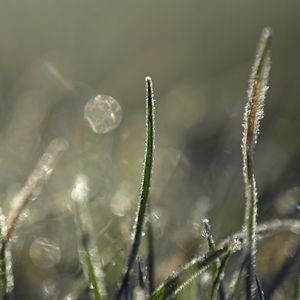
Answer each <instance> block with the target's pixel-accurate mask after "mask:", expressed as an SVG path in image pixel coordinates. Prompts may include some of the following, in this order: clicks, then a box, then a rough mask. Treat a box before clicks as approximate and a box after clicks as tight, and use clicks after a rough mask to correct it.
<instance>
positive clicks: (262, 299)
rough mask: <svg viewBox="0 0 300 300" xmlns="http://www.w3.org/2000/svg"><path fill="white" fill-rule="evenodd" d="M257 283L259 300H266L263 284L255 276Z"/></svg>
mask: <svg viewBox="0 0 300 300" xmlns="http://www.w3.org/2000/svg"><path fill="white" fill-rule="evenodd" d="M255 281H256V287H257V295H258V299H259V300H265V296H264V292H263V290H262V288H261V284H260V281H259V279H258V277H257V276H255Z"/></svg>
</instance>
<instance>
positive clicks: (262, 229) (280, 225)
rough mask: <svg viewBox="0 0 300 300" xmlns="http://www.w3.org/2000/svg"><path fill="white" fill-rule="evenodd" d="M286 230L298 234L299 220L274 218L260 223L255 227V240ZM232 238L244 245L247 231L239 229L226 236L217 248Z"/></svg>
mask: <svg viewBox="0 0 300 300" xmlns="http://www.w3.org/2000/svg"><path fill="white" fill-rule="evenodd" d="M286 231H289V232H292V233H294V234H297V235H300V220H297V219H286V220H275V221H271V222H266V223H263V224H260V225H258V226H257V228H256V235H257V240H261V239H264V238H267V237H270V236H273V235H275V234H277V233H281V232H286ZM233 239H237V240H238V241H239V242H240V243H241V244H242V246H243V247H244V246H245V245H246V244H247V242H246V241H247V233H246V232H245V231H240V232H236V233H234V234H232V235H230V236H229V237H228V238H226V239H224V240H223V241H221V242H220V243H219V245H218V248H222V247H225V246H228V245H229V244H230V243H231V241H232V240H233Z"/></svg>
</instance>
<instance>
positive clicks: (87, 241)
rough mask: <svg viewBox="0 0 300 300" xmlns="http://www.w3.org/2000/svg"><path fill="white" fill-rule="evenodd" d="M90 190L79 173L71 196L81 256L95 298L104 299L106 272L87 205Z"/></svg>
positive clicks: (85, 180) (84, 178)
mask: <svg viewBox="0 0 300 300" xmlns="http://www.w3.org/2000/svg"><path fill="white" fill-rule="evenodd" d="M88 191H89V188H88V183H87V178H86V177H85V176H83V175H78V176H77V178H76V182H75V185H74V187H73V189H72V193H71V197H72V200H73V201H72V208H73V212H74V216H75V221H76V226H77V235H78V240H79V247H78V249H79V258H80V262H81V265H82V268H83V272H84V275H85V277H86V279H87V281H88V283H89V284H90V285H91V287H92V289H93V293H94V296H95V299H96V300H103V299H104V297H105V296H106V290H105V284H104V273H103V271H102V266H101V262H100V258H99V253H98V249H97V243H96V240H95V234H94V230H93V225H92V222H91V215H90V212H89V209H88V206H87V202H88Z"/></svg>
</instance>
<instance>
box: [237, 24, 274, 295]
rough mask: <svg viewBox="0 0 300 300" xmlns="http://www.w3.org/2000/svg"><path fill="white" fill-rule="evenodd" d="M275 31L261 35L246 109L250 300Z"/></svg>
mask: <svg viewBox="0 0 300 300" xmlns="http://www.w3.org/2000/svg"><path fill="white" fill-rule="evenodd" d="M270 45H271V30H270V29H269V28H265V29H264V30H263V32H262V34H261V39H260V43H259V46H258V50H257V54H256V58H255V61H254V64H253V67H252V73H251V76H250V80H249V90H248V101H247V105H246V108H245V114H244V124H243V128H244V130H243V139H242V154H243V175H244V182H245V196H246V213H245V226H244V228H245V230H246V232H247V251H248V252H249V255H250V256H249V258H250V259H249V264H248V268H247V277H246V280H247V284H246V286H247V299H248V300H250V299H251V300H254V299H255V294H256V293H255V289H256V285H255V267H256V222H257V220H256V219H257V191H256V182H255V176H254V161H253V156H254V148H255V145H256V142H257V137H258V134H259V124H260V120H261V119H262V118H263V107H264V99H265V95H266V92H267V89H268V86H267V84H268V79H269V73H270V66H271V62H270Z"/></svg>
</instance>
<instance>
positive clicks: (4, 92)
mask: <svg viewBox="0 0 300 300" xmlns="http://www.w3.org/2000/svg"><path fill="white" fill-rule="evenodd" d="M299 9H300V3H298V2H296V1H288V2H276V3H275V2H274V1H270V0H269V1H264V2H263V3H262V2H261V1H251V2H250V1H247V2H241V1H210V2H208V1H207V2H206V1H174V0H172V1H171V0H169V1H163V2H159V1H153V2H152V3H150V2H144V1H120V2H117V1H110V2H106V3H105V2H104V1H103V2H102V1H101V2H100V1H90V0H88V1H75V0H72V1H71V0H65V1H60V2H56V1H54V2H53V1H43V2H40V1H36V0H35V1H33V0H32V1H29V0H27V1H22V2H18V3H17V2H13V1H10V2H4V1H2V3H1V4H0V70H1V72H0V125H1V127H0V128H1V131H0V134H1V144H0V193H1V203H2V207H3V210H4V213H7V212H8V210H9V208H10V206H11V203H10V200H11V199H12V197H13V195H14V194H15V193H16V192H17V191H18V189H19V188H20V187H21V186H22V185H23V183H24V181H25V180H26V178H27V175H28V174H29V173H30V171H31V169H32V167H33V166H34V164H35V163H36V161H37V160H38V159H39V157H40V156H41V153H42V152H43V150H44V149H45V147H46V145H47V144H48V143H49V141H50V140H52V139H53V138H55V137H64V138H65V139H67V140H68V142H69V144H70V148H69V150H68V152H67V153H66V154H64V156H63V159H62V160H61V161H60V162H59V164H58V166H57V169H56V170H55V172H54V174H53V176H52V177H51V179H50V181H49V182H48V184H47V185H46V186H45V188H44V190H43V191H42V194H41V195H40V197H39V199H37V201H35V202H33V203H31V205H30V209H29V210H28V212H27V217H26V218H25V219H24V221H23V223H22V226H20V227H19V229H18V243H15V244H13V260H14V262H15V264H14V273H15V279H16V295H17V299H52V295H53V293H57V294H58V295H59V297H63V296H64V295H65V294H67V293H68V290H69V289H71V288H72V285H74V282H76V279H77V278H78V277H79V276H80V267H79V264H78V257H77V248H76V229H75V226H74V222H73V217H72V214H71V210H70V201H71V200H70V191H71V188H72V185H73V182H74V180H75V177H76V176H77V174H78V173H84V174H85V175H86V176H87V178H88V180H89V185H90V189H91V192H90V195H91V199H90V203H89V204H90V208H91V211H92V217H93V222H94V225H95V226H94V227H95V229H96V231H97V232H99V234H98V237H97V241H98V247H99V252H100V255H101V259H102V263H103V265H104V266H105V268H104V269H105V270H104V271H105V272H106V274H107V279H106V281H107V283H108V291H109V292H110V293H112V292H113V291H115V289H116V284H117V279H118V278H119V274H120V273H121V270H122V268H123V265H124V262H125V260H126V253H127V250H128V245H129V244H128V239H129V235H130V230H131V226H132V222H133V217H134V212H135V204H136V200H137V196H138V187H139V182H140V174H141V166H142V160H143V150H144V147H143V143H144V115H145V113H144V84H143V78H144V77H145V75H150V76H152V78H153V80H154V82H155V90H156V93H155V95H156V99H157V102H156V103H157V105H156V106H157V107H156V109H157V120H156V131H157V141H156V153H155V161H154V176H153V184H152V188H151V201H152V208H153V212H154V216H153V218H154V220H155V223H154V231H155V241H156V254H157V257H158V261H157V275H158V281H161V280H162V279H164V278H165V277H166V276H167V275H169V273H170V272H171V271H173V270H174V268H175V267H177V266H178V265H179V264H180V263H181V262H182V261H183V260H184V259H185V258H186V257H190V256H191V255H193V254H195V253H196V251H198V250H199V245H200V248H201V247H203V248H204V247H206V242H205V240H204V239H201V230H202V222H201V220H202V218H204V217H209V219H210V220H211V223H212V226H213V233H214V236H215V238H216V240H220V239H221V238H222V237H224V236H226V235H227V234H229V233H231V232H232V231H236V230H238V229H239V228H240V226H241V224H242V221H243V217H244V202H245V201H244V191H243V179H242V171H241V170H242V157H241V150H240V144H241V123H242V115H243V109H244V105H245V103H246V89H247V84H248V82H247V81H248V74H249V72H250V68H251V64H252V60H253V56H254V53H255V49H256V45H257V39H258V36H259V33H260V31H261V29H262V28H263V27H265V26H266V25H268V26H270V27H272V29H273V31H274V43H273V49H272V62H273V64H272V73H271V81H270V90H269V92H268V97H267V102H266V108H265V112H266V113H265V119H264V120H263V122H262V136H261V142H260V143H259V145H258V146H257V151H256V152H257V153H256V174H257V176H256V177H257V183H258V191H259V195H260V201H259V220H264V221H265V220H269V219H270V218H271V217H275V216H276V217H281V218H284V217H299V212H297V210H296V207H295V206H296V204H297V203H299V195H300V154H299V153H300V151H299V149H300V139H299V138H298V136H299V134H298V132H299V129H300V118H299V112H300V104H299V103H300V102H299V97H300V85H299V83H298V81H299V76H300V71H299V70H300V58H299V52H300V21H299ZM98 94H100V95H110V96H113V97H114V98H115V99H116V100H117V101H118V102H119V104H120V105H121V107H122V110H123V112H122V122H121V124H120V126H119V127H118V128H117V129H115V130H113V131H111V132H109V133H107V134H105V135H97V134H95V133H93V132H92V130H91V129H90V128H89V127H88V125H87V124H86V122H85V120H84V116H83V111H84V107H85V105H86V103H87V101H88V100H89V99H90V98H91V97H93V96H95V95H98ZM274 243H275V245H277V244H278V245H280V247H279V249H278V250H276V251H278V254H277V253H274V245H273V244H274ZM295 243H296V241H295V238H294V237H293V236H292V235H287V234H285V235H282V236H278V237H277V239H274V240H272V241H271V242H264V244H262V245H261V246H260V250H259V251H260V252H259V253H260V255H259V257H258V267H259V272H260V273H261V274H262V275H261V279H262V281H263V282H264V284H266V285H267V284H268V282H269V281H270V280H271V278H270V274H272V273H273V272H275V271H276V270H278V269H279V268H280V266H281V264H282V261H284V258H285V257H288V256H290V255H292V254H293V245H294V244H295ZM45 245H46V246H45ZM275 254H276V255H275ZM273 255H274V256H273ZM274 257H276V259H274ZM275 260H276V263H274V261H275ZM298 266H299V264H298ZM116 274H117V275H118V276H116ZM201 280H203V281H205V278H202V279H201ZM293 282H295V281H293ZM286 285H287V287H286V290H290V288H289V287H288V283H286ZM296 288H297V287H296V286H293V290H295V289H296ZM281 293H282V294H280V293H278V294H277V295H275V298H274V299H289V298H286V297H289V295H288V294H285V290H284V289H283V290H282V292H281ZM190 297H192V296H190Z"/></svg>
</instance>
